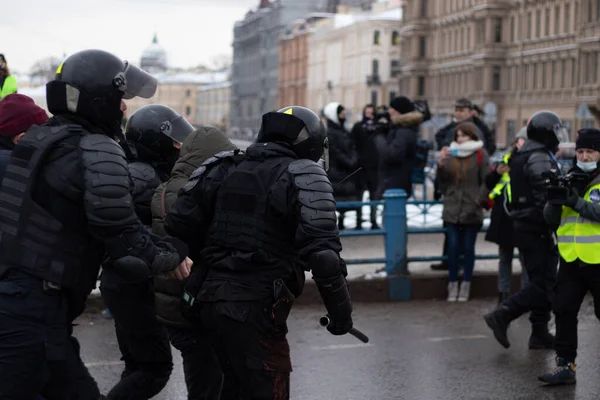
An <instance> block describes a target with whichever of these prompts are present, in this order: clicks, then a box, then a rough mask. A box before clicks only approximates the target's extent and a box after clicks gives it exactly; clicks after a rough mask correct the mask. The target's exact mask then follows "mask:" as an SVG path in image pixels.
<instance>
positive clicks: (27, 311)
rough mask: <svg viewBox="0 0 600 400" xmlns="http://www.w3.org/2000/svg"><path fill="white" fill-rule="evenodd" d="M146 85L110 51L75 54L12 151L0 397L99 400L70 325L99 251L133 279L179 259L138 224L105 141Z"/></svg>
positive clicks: (1, 215)
mask: <svg viewBox="0 0 600 400" xmlns="http://www.w3.org/2000/svg"><path fill="white" fill-rule="evenodd" d="M155 90H156V80H155V79H154V78H152V77H151V76H150V75H148V74H146V73H145V72H144V71H142V70H140V69H138V68H136V67H134V66H132V65H130V64H128V63H127V62H123V61H121V60H120V59H118V58H117V57H115V56H114V55H112V54H110V53H106V52H104V51H99V50H86V51H82V52H79V53H75V54H73V55H71V56H70V57H68V58H67V59H66V60H65V61H64V62H63V63H62V64H61V65H60V67H59V68H58V70H57V76H56V80H54V81H52V82H49V83H48V85H47V104H48V108H49V110H50V112H51V113H52V114H54V117H53V118H52V119H51V120H50V121H49V122H48V124H46V125H45V126H40V127H37V126H35V127H33V128H31V129H30V130H28V131H27V133H26V134H25V136H24V137H23V139H22V140H21V141H20V142H19V143H18V144H17V145H16V146H15V148H14V150H13V152H12V155H11V160H10V163H9V165H8V167H7V169H6V174H5V177H4V180H3V182H2V186H1V188H0V293H2V295H0V337H2V338H3V339H2V341H0V376H2V384H0V398H2V399H10V400H14V399H30V398H33V397H35V395H37V394H38V393H41V394H42V395H43V396H44V397H45V398H47V399H59V398H60V399H67V398H86V399H95V398H98V397H99V392H98V388H97V386H96V383H95V382H94V380H93V379H92V378H91V377H90V376H89V374H88V372H87V370H86V368H85V366H84V365H83V363H82V362H81V359H80V357H79V346H78V344H77V341H76V340H75V339H74V338H73V337H71V333H72V325H71V324H72V321H73V319H74V318H75V317H77V316H78V315H79V314H80V313H81V312H82V310H83V308H84V306H85V299H86V297H87V296H88V294H89V293H90V291H91V290H92V289H93V288H94V287H95V284H96V279H97V276H98V271H99V266H100V262H101V261H102V260H103V259H104V258H105V256H107V257H108V259H109V260H110V261H111V262H109V263H107V266H109V267H110V268H114V269H115V270H118V271H119V272H120V273H122V274H124V275H126V276H134V277H135V276H140V275H142V276H146V275H149V274H151V273H166V272H169V271H171V270H173V269H174V268H176V267H177V266H178V264H179V263H180V262H182V261H184V259H185V258H186V254H183V253H187V249H186V248H185V246H184V245H178V248H179V249H180V250H181V254H180V253H178V251H177V250H176V249H175V248H174V247H173V246H172V245H171V244H169V243H168V241H159V240H153V239H152V238H151V237H150V236H149V235H148V234H147V233H146V231H145V230H144V229H143V227H142V226H141V224H140V223H139V220H138V218H137V217H136V215H135V213H134V210H133V208H132V206H131V195H130V192H129V190H130V181H129V173H128V169H127V162H126V158H125V155H124V153H123V150H122V149H121V147H120V146H119V145H118V144H117V142H115V140H113V137H115V136H116V135H119V134H121V131H120V123H121V119H122V116H123V113H122V111H121V110H122V99H123V98H132V97H134V96H142V97H151V96H152V95H153V94H154V91H155ZM188 261H189V260H187V261H185V263H186V265H187V264H189V263H188ZM178 271H179V270H178Z"/></svg>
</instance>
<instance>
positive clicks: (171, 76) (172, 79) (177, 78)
mask: <svg viewBox="0 0 600 400" xmlns="http://www.w3.org/2000/svg"><path fill="white" fill-rule="evenodd" d="M154 77H155V78H156V79H157V80H158V83H164V84H177V83H190V84H201V85H204V84H210V83H216V82H223V81H226V80H227V79H228V78H229V71H219V72H202V73H191V72H178V73H169V72H163V73H158V74H155V75H154Z"/></svg>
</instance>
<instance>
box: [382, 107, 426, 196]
mask: <svg viewBox="0 0 600 400" xmlns="http://www.w3.org/2000/svg"><path fill="white" fill-rule="evenodd" d="M388 112H389V113H390V119H391V127H390V130H389V132H388V133H387V135H386V136H385V137H383V136H379V135H377V136H376V138H377V139H376V140H377V146H378V148H379V150H380V164H379V177H380V182H379V191H378V192H379V196H383V193H384V192H385V191H386V190H388V189H403V190H404V191H405V192H406V195H407V196H408V197H410V196H411V195H412V173H413V167H414V165H415V158H416V157H415V156H416V155H415V152H416V148H417V137H418V136H419V125H420V124H421V122H423V114H422V113H420V112H418V111H415V105H414V103H413V102H412V101H411V100H410V99H408V98H407V97H404V96H400V97H396V98H395V99H393V100H392V102H391V103H390V107H389V109H388Z"/></svg>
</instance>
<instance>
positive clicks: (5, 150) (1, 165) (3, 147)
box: [0, 137, 14, 183]
mask: <svg viewBox="0 0 600 400" xmlns="http://www.w3.org/2000/svg"><path fill="white" fill-rule="evenodd" d="M3 139H5V140H3ZM9 140H10V139H9V138H7V137H0V183H2V178H3V177H4V171H6V167H7V166H8V162H9V161H10V153H12V149H13V147H14V146H10V145H11V144H12V142H10V144H9ZM5 141H6V143H5Z"/></svg>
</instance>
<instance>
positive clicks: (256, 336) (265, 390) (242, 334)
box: [200, 302, 292, 400]
mask: <svg viewBox="0 0 600 400" xmlns="http://www.w3.org/2000/svg"><path fill="white" fill-rule="evenodd" d="M200 315H201V318H202V324H203V328H204V330H205V333H206V334H207V335H208V338H209V340H210V343H211V344H212V345H213V347H214V349H215V351H216V353H217V357H218V358H219V361H220V363H221V367H222V369H223V373H224V375H225V380H224V382H223V390H222V392H221V400H287V399H289V398H290V372H291V371H292V365H291V360H290V346H289V344H288V342H287V339H286V333H287V328H286V327H283V328H277V327H275V325H274V323H273V321H272V319H271V305H270V304H268V303H267V302H264V303H261V302H218V303H206V304H204V305H203V306H202V310H201V312H200Z"/></svg>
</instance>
